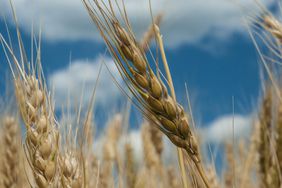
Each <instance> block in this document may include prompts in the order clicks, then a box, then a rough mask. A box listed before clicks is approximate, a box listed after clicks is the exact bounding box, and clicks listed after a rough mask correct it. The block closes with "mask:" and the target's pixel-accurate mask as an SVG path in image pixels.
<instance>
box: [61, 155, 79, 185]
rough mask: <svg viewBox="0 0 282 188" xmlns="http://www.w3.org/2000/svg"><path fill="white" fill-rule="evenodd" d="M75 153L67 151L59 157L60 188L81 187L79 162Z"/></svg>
mask: <svg viewBox="0 0 282 188" xmlns="http://www.w3.org/2000/svg"><path fill="white" fill-rule="evenodd" d="M79 159H80V157H79V154H78V153H76V151H75V150H74V151H67V152H66V153H65V154H63V155H61V156H60V163H59V164H60V169H61V171H62V175H61V186H62V187H63V188H80V187H82V186H83V175H82V174H83V173H82V169H81V160H79Z"/></svg>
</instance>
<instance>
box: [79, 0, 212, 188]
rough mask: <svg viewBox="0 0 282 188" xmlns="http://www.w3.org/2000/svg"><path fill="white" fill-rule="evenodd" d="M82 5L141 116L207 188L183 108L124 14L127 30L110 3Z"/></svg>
mask: <svg viewBox="0 0 282 188" xmlns="http://www.w3.org/2000/svg"><path fill="white" fill-rule="evenodd" d="M83 2H84V4H85V6H86V8H87V10H88V12H89V15H90V16H91V18H92V20H93V21H94V23H95V24H96V26H97V27H98V29H99V31H100V34H101V36H102V37H103V39H104V41H105V43H106V44H107V46H108V49H109V51H110V52H111V54H112V56H113V58H114V60H115V63H116V65H117V67H118V69H119V71H120V74H121V75H122V76H123V78H124V79H125V81H126V83H127V86H128V88H129V90H130V91H131V92H132V94H133V95H134V96H135V97H136V99H137V101H138V103H139V104H137V105H139V107H140V110H141V111H142V113H143V114H144V115H145V116H146V117H147V118H148V119H149V120H151V121H154V122H155V124H157V126H158V128H159V129H160V130H161V131H162V132H163V133H164V134H165V135H166V136H167V137H168V138H169V139H170V140H171V141H172V142H173V143H174V144H175V145H176V146H177V147H179V148H182V149H184V150H185V151H186V152H187V153H188V154H189V156H190V157H191V159H192V160H193V162H194V164H195V165H196V166H197V169H198V171H199V173H200V176H201V177H202V179H203V181H204V182H205V184H206V186H207V187H208V180H207V178H206V176H205V173H204V172H203V169H202V167H201V157H200V154H199V149H198V144H197V142H196V139H195V137H194V135H193V134H192V132H191V129H190V127H189V123H188V119H187V116H186V114H185V112H184V110H183V107H182V106H181V105H180V104H178V103H177V102H176V101H175V100H174V99H173V97H171V95H170V94H169V92H168V90H167V88H166V86H165V84H164V83H163V82H162V80H161V79H160V77H157V76H156V74H155V73H154V71H153V69H152V68H151V66H150V65H149V62H148V59H147V57H146V54H145V53H144V51H143V49H141V48H140V47H139V44H138V43H137V42H136V39H135V36H134V35H133V33H132V29H131V27H130V25H129V22H128V20H127V17H126V13H124V14H123V15H124V20H125V23H126V26H127V29H126V28H125V27H123V26H122V25H121V23H120V22H119V20H118V19H117V18H116V15H115V12H114V10H113V8H112V4H111V1H109V7H110V8H108V7H107V6H106V5H105V4H104V3H103V2H99V1H98V0H94V4H95V6H96V8H97V9H94V8H93V5H92V4H91V3H90V2H88V1H87V0H83ZM155 28H156V27H155Z"/></svg>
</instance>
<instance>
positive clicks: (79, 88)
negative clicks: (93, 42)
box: [48, 58, 122, 108]
mask: <svg viewBox="0 0 282 188" xmlns="http://www.w3.org/2000/svg"><path fill="white" fill-rule="evenodd" d="M102 61H104V62H105V63H106V64H107V66H108V68H109V70H110V72H111V74H112V75H113V76H114V77H115V78H116V80H117V82H118V83H119V84H122V78H121V77H120V76H119V72H118V70H117V68H116V67H115V64H114V62H113V61H112V60H111V59H108V58H103V59H102V58H98V59H96V60H94V61H85V60H77V61H74V62H72V63H71V64H70V65H69V66H68V67H66V68H65V69H61V70H58V71H56V72H54V73H53V74H51V75H50V76H49V78H48V83H49V85H50V88H54V92H55V96H54V99H55V104H56V107H59V108H60V107H61V106H62V105H66V102H67V100H68V97H69V99H70V103H71V107H74V106H73V105H77V104H79V102H80V98H81V95H82V94H83V101H82V105H84V106H85V107H87V105H86V104H88V103H89V101H90V98H91V95H92V92H93V88H94V86H95V84H96V81H97V77H98V73H99V69H100V66H101V63H102ZM120 97H121V91H120V90H119V88H118V87H117V86H116V85H115V83H114V82H113V79H112V76H111V75H110V73H109V72H108V70H107V69H106V67H105V66H104V65H103V67H102V71H101V74H100V77H99V80H98V87H97V89H96V92H95V104H96V105H100V106H102V107H109V105H112V104H114V103H115V102H116V101H117V100H118V99H119V98H120Z"/></svg>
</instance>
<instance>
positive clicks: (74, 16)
mask: <svg viewBox="0 0 282 188" xmlns="http://www.w3.org/2000/svg"><path fill="white" fill-rule="evenodd" d="M125 1H126V0H125ZM262 1H263V2H265V3H264V4H265V5H266V6H269V5H270V4H272V3H273V0H262ZM151 2H152V9H153V12H154V13H159V12H164V13H165V19H164V21H163V22H162V25H161V30H162V32H163V35H164V40H165V42H166V45H167V46H170V47H172V46H177V45H179V44H183V43H187V42H189V43H195V42H197V41H199V40H201V39H202V38H204V37H206V36H210V35H212V36H213V37H217V38H223V39H225V38H226V37H228V36H230V34H232V33H233V32H234V31H242V29H243V28H244V26H243V25H242V23H243V21H242V17H243V16H245V15H246V14H247V13H250V12H251V13H252V14H256V13H257V12H258V8H257V7H258V6H257V5H256V3H255V1H254V0H208V1H207V0H178V1H177V2H175V1H171V0H152V1H151ZM14 4H15V7H16V11H17V15H18V18H19V20H20V25H21V26H23V28H24V29H25V30H26V31H29V30H30V28H31V23H32V22H33V23H34V25H35V27H38V25H39V23H40V22H41V23H42V25H43V31H44V35H45V37H46V38H47V39H49V40H63V39H67V40H80V39H94V40H100V37H99V33H98V32H97V31H96V30H95V27H94V26H93V24H92V23H91V21H90V18H89V16H88V15H87V13H86V10H85V8H84V7H83V5H82V2H81V1H78V0H60V1H57V0H40V1H34V0H16V1H14ZM8 6H9V5H8V1H6V0H0V7H2V8H1V10H2V11H4V15H6V16H7V17H10V18H11V16H9V15H10V13H9V11H7V10H9V7H8ZM126 7H127V11H128V15H129V17H130V20H131V22H132V25H133V28H134V30H135V31H136V33H137V36H141V35H142V33H143V32H144V31H145V30H146V28H147V26H148V25H149V23H150V13H149V1H148V0H145V1H140V0H130V1H126ZM240 7H241V8H240ZM242 7H244V8H242Z"/></svg>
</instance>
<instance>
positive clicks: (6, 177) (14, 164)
mask: <svg viewBox="0 0 282 188" xmlns="http://www.w3.org/2000/svg"><path fill="white" fill-rule="evenodd" d="M3 126H4V134H3V137H4V142H3V144H4V153H3V158H2V160H3V161H2V163H3V164H2V166H3V169H2V179H3V182H2V183H3V184H2V186H3V188H16V187H19V186H20V184H19V183H20V177H21V175H22V174H19V173H20V161H19V160H20V158H19V157H20V150H21V147H20V144H19V143H20V135H19V127H18V123H17V121H16V120H15V118H14V117H12V116H6V117H5V118H4V120H3Z"/></svg>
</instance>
